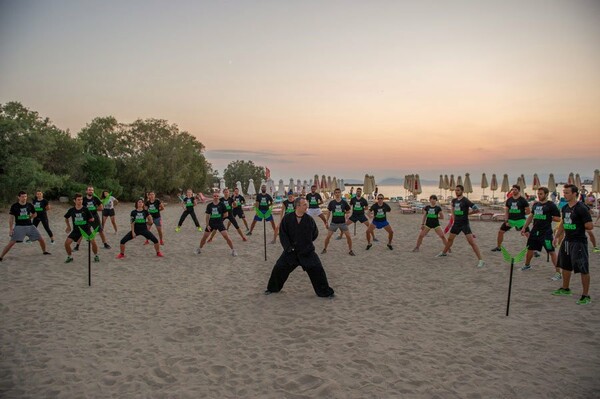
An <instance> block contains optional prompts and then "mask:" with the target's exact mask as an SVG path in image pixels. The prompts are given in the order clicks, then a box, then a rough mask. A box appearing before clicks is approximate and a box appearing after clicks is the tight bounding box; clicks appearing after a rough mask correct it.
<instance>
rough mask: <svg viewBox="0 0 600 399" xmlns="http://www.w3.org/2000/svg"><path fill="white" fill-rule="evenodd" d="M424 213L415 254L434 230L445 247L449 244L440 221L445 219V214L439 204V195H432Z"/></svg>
mask: <svg viewBox="0 0 600 399" xmlns="http://www.w3.org/2000/svg"><path fill="white" fill-rule="evenodd" d="M423 211H424V213H423V220H422V223H421V232H420V233H419V237H417V245H416V246H415V248H414V249H413V252H419V248H420V247H421V243H422V242H423V238H425V236H426V235H427V233H429V230H432V229H433V231H435V233H436V234H437V235H438V236H439V237H440V239H441V240H442V242H443V243H444V247H445V246H446V244H448V240H447V239H446V236H445V235H444V231H443V230H442V227H441V226H440V219H443V218H444V212H443V211H442V207H441V206H439V205H438V204H437V195H432V196H430V197H429V205H427V206H425V208H423Z"/></svg>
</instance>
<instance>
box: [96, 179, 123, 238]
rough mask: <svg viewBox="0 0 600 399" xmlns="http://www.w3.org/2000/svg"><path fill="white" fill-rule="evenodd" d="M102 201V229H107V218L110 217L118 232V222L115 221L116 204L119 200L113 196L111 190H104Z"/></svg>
mask: <svg viewBox="0 0 600 399" xmlns="http://www.w3.org/2000/svg"><path fill="white" fill-rule="evenodd" d="M100 201H102V206H103V207H104V208H103V209H102V229H103V230H105V229H106V219H108V218H110V223H111V224H112V226H113V229H114V230H115V234H117V222H116V221H115V206H116V205H117V204H118V203H119V200H118V199H116V198H115V197H113V196H112V195H111V194H110V192H109V191H106V190H104V191H102V195H101V196H100Z"/></svg>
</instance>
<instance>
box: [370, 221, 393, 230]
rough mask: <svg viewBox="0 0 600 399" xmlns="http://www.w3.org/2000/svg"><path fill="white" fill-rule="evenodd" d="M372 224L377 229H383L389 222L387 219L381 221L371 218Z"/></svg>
mask: <svg viewBox="0 0 600 399" xmlns="http://www.w3.org/2000/svg"><path fill="white" fill-rule="evenodd" d="M373 225H374V226H375V227H376V228H377V229H383V228H384V227H385V226H389V225H390V223H389V222H388V221H387V220H383V221H381V222H378V221H377V220H373Z"/></svg>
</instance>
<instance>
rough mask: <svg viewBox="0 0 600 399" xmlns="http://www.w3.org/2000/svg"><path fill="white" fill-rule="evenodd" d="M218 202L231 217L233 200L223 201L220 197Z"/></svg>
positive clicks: (223, 198)
mask: <svg viewBox="0 0 600 399" xmlns="http://www.w3.org/2000/svg"><path fill="white" fill-rule="evenodd" d="M219 201H221V202H222V203H223V205H225V209H227V212H229V215H231V210H232V209H233V207H232V205H233V198H231V197H229V198H227V199H225V197H221V199H220V200H219Z"/></svg>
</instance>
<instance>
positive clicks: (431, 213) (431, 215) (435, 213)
mask: <svg viewBox="0 0 600 399" xmlns="http://www.w3.org/2000/svg"><path fill="white" fill-rule="evenodd" d="M423 211H425V213H426V214H427V219H428V220H429V219H432V220H433V219H435V220H437V219H439V218H440V216H439V215H440V212H441V211H442V207H441V206H439V205H436V206H431V205H425V207H424V208H423Z"/></svg>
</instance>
